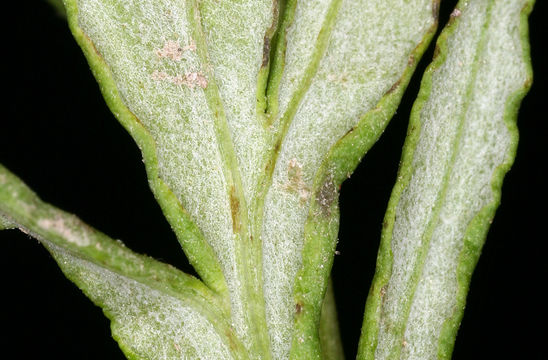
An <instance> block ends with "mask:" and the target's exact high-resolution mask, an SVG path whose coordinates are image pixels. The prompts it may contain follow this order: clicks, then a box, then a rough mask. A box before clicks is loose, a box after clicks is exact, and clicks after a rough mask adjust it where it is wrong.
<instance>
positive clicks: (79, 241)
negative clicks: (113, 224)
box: [37, 216, 91, 246]
mask: <svg viewBox="0 0 548 360" xmlns="http://www.w3.org/2000/svg"><path fill="white" fill-rule="evenodd" d="M37 224H38V226H40V227H41V228H43V229H45V230H47V231H51V232H53V233H57V234H58V235H59V236H61V237H62V238H64V239H65V240H66V241H68V242H70V243H73V244H75V245H77V246H89V245H90V243H91V240H90V239H89V237H88V235H87V234H86V232H85V231H84V230H75V228H76V227H78V226H83V224H82V223H80V222H79V221H77V220H75V219H69V221H68V222H67V219H64V218H62V217H60V216H54V217H52V218H42V219H38V221H37Z"/></svg>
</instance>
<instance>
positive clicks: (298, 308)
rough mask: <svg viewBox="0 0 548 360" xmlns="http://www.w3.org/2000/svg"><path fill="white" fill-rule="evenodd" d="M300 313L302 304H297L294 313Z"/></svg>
mask: <svg viewBox="0 0 548 360" xmlns="http://www.w3.org/2000/svg"><path fill="white" fill-rule="evenodd" d="M302 312H303V304H301V303H300V302H297V303H296V304H295V313H296V314H297V315H300V314H301V313H302Z"/></svg>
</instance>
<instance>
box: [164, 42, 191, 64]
mask: <svg viewBox="0 0 548 360" xmlns="http://www.w3.org/2000/svg"><path fill="white" fill-rule="evenodd" d="M185 51H196V43H195V42H194V40H190V43H189V44H188V45H186V46H181V44H180V42H179V40H167V41H166V42H165V43H164V47H162V48H161V49H158V50H156V55H157V56H158V57H159V58H168V59H171V60H173V61H180V60H181V59H182V58H183V53H184V52H185Z"/></svg>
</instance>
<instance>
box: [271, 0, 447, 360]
mask: <svg viewBox="0 0 548 360" xmlns="http://www.w3.org/2000/svg"><path fill="white" fill-rule="evenodd" d="M436 17H437V1H431V0H424V1H420V2H407V3H406V2H401V1H385V0H383V1H338V0H335V1H317V2H314V1H313V2H298V1H297V2H292V1H290V2H288V4H287V8H286V12H285V14H284V19H283V20H282V22H281V28H280V30H279V38H278V49H279V50H278V51H277V52H276V56H277V57H276V58H275V59H274V60H273V71H274V73H272V74H271V81H272V82H271V83H270V84H269V94H268V99H269V101H270V103H269V105H272V106H269V108H268V109H269V111H270V114H269V116H271V117H272V118H271V122H272V126H273V127H274V129H275V131H276V139H277V142H276V143H275V145H274V147H273V155H272V159H273V161H272V164H273V165H272V166H271V167H269V169H268V170H269V172H268V173H266V176H265V181H264V184H267V186H268V187H267V190H266V195H265V200H264V213H263V232H262V241H263V251H264V254H263V259H264V262H263V268H264V274H265V277H264V282H265V284H264V292H265V301H266V316H267V322H268V324H269V332H270V338H271V341H272V346H273V354H274V357H275V358H287V356H288V352H289V351H291V357H292V358H297V359H301V358H318V357H319V356H320V354H319V353H318V350H317V349H319V348H320V345H319V339H318V336H317V324H318V322H319V318H320V309H321V306H322V302H323V299H324V294H325V291H326V290H325V289H326V287H327V279H328V276H329V272H330V269H331V264H332V260H333V254H334V247H335V244H336V234H337V228H338V209H337V197H338V192H337V189H338V187H339V185H340V184H341V182H342V181H343V180H344V179H345V178H347V177H348V176H349V175H350V173H351V172H352V171H353V169H354V167H355V166H356V164H357V162H358V161H359V159H360V158H361V157H362V156H363V155H364V154H365V152H366V151H367V150H368V149H369V148H370V147H371V146H372V145H373V143H374V142H375V141H376V140H377V139H378V137H379V136H380V134H381V133H382V131H383V130H384V128H385V127H386V125H387V124H388V121H389V119H390V118H391V116H392V114H393V112H394V111H395V107H396V106H397V104H398V102H399V99H400V98H401V95H402V92H403V89H404V88H405V86H406V84H407V82H408V81H409V77H410V75H411V73H412V71H413V69H414V67H415V65H416V62H417V61H418V59H419V58H420V56H421V54H422V52H423V51H424V49H425V47H426V45H427V44H428V42H429V40H430V38H431V37H432V35H433V31H434V29H435V26H436ZM276 71H278V72H280V73H279V74H278V73H276ZM343 138H346V140H342V139H343ZM295 309H301V311H297V312H296V310H295ZM293 319H295V320H296V325H295V326H294V325H293V321H292V320H293ZM288 338H292V339H293V340H292V341H293V343H292V349H290V348H289V347H288V345H287V344H286V343H285V341H286V340H285V339H288Z"/></svg>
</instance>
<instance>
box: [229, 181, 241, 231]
mask: <svg viewBox="0 0 548 360" xmlns="http://www.w3.org/2000/svg"><path fill="white" fill-rule="evenodd" d="M230 212H231V213H232V231H233V232H234V233H235V234H236V233H239V232H240V200H239V199H238V197H237V196H236V188H235V187H234V185H232V187H231V188H230Z"/></svg>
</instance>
